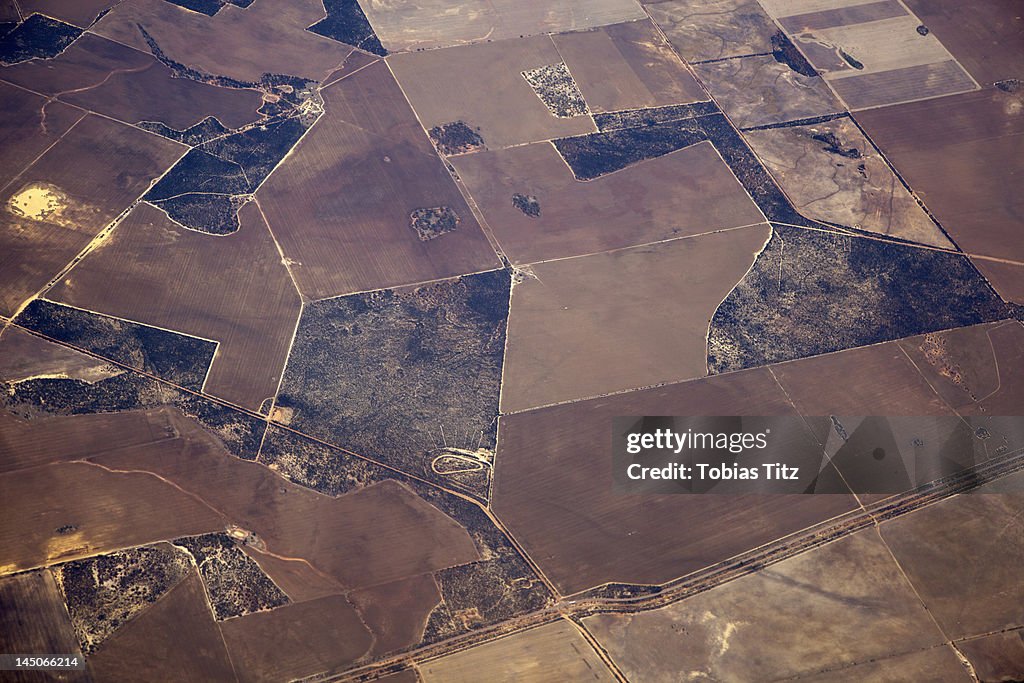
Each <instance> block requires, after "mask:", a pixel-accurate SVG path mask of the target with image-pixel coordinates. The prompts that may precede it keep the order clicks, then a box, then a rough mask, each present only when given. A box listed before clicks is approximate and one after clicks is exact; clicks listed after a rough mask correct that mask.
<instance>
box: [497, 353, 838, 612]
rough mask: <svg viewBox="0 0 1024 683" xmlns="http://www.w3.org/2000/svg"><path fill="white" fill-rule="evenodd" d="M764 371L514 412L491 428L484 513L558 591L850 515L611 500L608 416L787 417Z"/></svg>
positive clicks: (658, 572) (725, 500) (727, 501)
mask: <svg viewBox="0 0 1024 683" xmlns="http://www.w3.org/2000/svg"><path fill="white" fill-rule="evenodd" d="M792 414H795V413H794V411H793V408H792V406H791V405H790V404H789V402H788V401H787V400H786V397H785V395H784V394H783V393H782V390H781V389H780V388H779V386H778V385H777V384H776V383H775V381H774V379H773V378H772V376H771V374H770V373H769V372H768V371H767V370H764V369H757V370H750V371H744V372H737V373H732V374H728V375H719V376H716V377H711V378H707V379H703V380H695V381H691V382H685V383H682V384H675V385H671V386H666V387H660V388H656V389H647V390H644V391H637V392H631V393H628V394H618V395H615V396H609V397H606V398H600V399H592V400H589V401H580V402H577V403H570V404H565V405H560V406H554V407H550V408H542V409H539V410H533V411H529V412H525V413H518V414H515V415H508V416H504V417H502V418H501V420H500V423H499V429H498V434H499V441H498V452H497V455H496V456H495V462H496V468H497V471H496V472H495V477H494V484H493V494H492V501H493V502H492V507H493V509H494V511H495V514H497V516H498V517H499V518H500V519H501V520H502V521H503V522H505V524H506V525H507V526H508V527H509V530H510V531H511V533H512V535H513V536H515V537H516V538H517V539H518V540H519V542H520V543H522V545H523V546H524V547H525V548H526V550H527V552H528V553H529V554H530V555H531V557H533V558H534V559H535V560H536V561H537V563H538V564H539V565H540V567H541V569H542V570H543V571H544V572H545V573H546V574H547V576H548V577H549V578H550V579H551V580H552V581H553V582H554V583H555V585H556V586H558V587H559V589H561V590H562V591H563V592H565V593H572V592H577V591H581V590H584V589H587V588H590V587H592V586H596V585H600V584H602V583H607V582H624V583H649V584H659V583H664V582H666V581H669V580H671V579H673V578H676V577H678V576H682V575H684V574H688V573H690V572H692V571H695V570H697V569H700V568H702V567H706V566H708V565H710V564H714V563H715V562H718V561H721V560H724V559H727V558H729V557H732V556H733V555H736V554H737V553H740V552H743V551H746V550H749V549H750V548H753V547H756V546H758V545H761V544H763V543H766V542H768V541H770V540H773V539H775V538H778V537H780V536H784V535H786V534H789V533H793V532H795V531H798V530H800V529H802V528H805V527H807V526H808V525H810V524H813V523H815V522H818V521H821V520H824V519H828V518H830V517H833V516H835V515H837V514H840V513H842V512H845V511H847V510H850V509H852V508H853V507H854V506H855V503H854V501H853V498H852V496H846V495H816V496H804V495H769V496H758V495H744V496H731V495H705V496H696V495H686V494H663V495H648V494H645V495H627V494H622V493H617V492H615V491H613V482H612V471H611V458H610V457H608V444H609V441H608V435H609V433H608V425H609V424H610V423H611V419H612V418H613V417H614V416H619V415H792Z"/></svg>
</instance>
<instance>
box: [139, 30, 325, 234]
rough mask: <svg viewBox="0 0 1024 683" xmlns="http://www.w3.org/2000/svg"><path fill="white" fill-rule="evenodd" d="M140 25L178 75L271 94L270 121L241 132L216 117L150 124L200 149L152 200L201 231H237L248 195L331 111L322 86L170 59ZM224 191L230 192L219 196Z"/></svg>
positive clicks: (149, 197)
mask: <svg viewBox="0 0 1024 683" xmlns="http://www.w3.org/2000/svg"><path fill="white" fill-rule="evenodd" d="M138 28H139V31H141V32H142V35H143V37H144V38H145V40H146V42H147V44H148V45H149V48H150V51H151V52H152V53H153V56H154V57H156V58H157V59H158V60H160V62H161V63H163V64H164V65H165V66H167V67H168V68H169V69H170V70H171V71H172V73H173V74H174V75H175V76H177V77H179V78H188V79H191V80H194V81H198V82H200V83H206V84H209V85H215V86H218V87H225V88H245V89H253V90H259V91H260V92H262V93H263V95H264V100H265V101H264V104H263V106H261V107H260V109H259V112H260V113H261V114H262V115H263V116H264V117H266V118H265V119H264V120H262V121H260V122H258V123H255V124H252V125H250V126H246V127H244V128H241V129H239V130H237V131H233V132H229V131H227V130H226V129H225V128H224V127H223V126H222V125H221V124H220V122H218V121H217V120H216V119H211V118H207V119H204V120H203V121H201V122H200V123H198V124H196V125H195V126H193V127H192V128H189V129H188V130H187V131H176V130H174V129H171V128H168V127H167V126H166V125H163V124H162V123H161V122H150V124H149V127H148V128H149V130H153V131H154V132H158V133H160V134H166V135H168V137H170V138H171V139H174V140H178V141H185V140H189V144H193V145H194V146H193V148H192V149H191V150H189V152H188V153H187V154H186V155H185V156H184V157H182V158H181V159H180V160H179V161H178V163H177V164H175V165H174V167H173V168H171V170H170V171H168V173H167V174H166V175H164V177H162V178H161V179H160V181H159V182H157V184H156V185H155V186H154V187H153V188H152V189H151V190H150V191H149V192H148V193H146V195H145V197H144V198H145V199H146V201H148V202H150V203H152V204H154V205H155V206H159V207H160V208H162V209H164V210H165V211H167V213H168V215H170V216H171V218H173V219H174V220H176V221H178V222H179V223H181V224H182V225H184V226H186V227H188V228H192V229H193V230H199V231H200V232H207V233H211V234H217V235H223V234H227V233H230V232H234V231H235V230H237V229H238V218H237V214H238V207H239V206H240V205H241V204H242V203H243V201H244V197H242V195H249V194H252V193H253V192H255V191H256V188H258V187H259V186H260V185H261V184H262V183H263V181H264V180H266V178H267V176H268V175H270V172H271V171H273V170H274V167H275V166H277V164H278V163H279V162H280V161H281V159H283V158H284V157H285V155H286V154H288V152H289V151H291V149H292V147H294V146H295V143H297V142H298V141H299V138H301V137H302V135H303V133H305V132H306V130H307V129H308V128H309V127H310V126H311V125H313V123H314V122H315V121H316V120H317V118H318V117H319V116H320V114H321V113H322V112H323V99H322V98H321V97H320V93H319V91H318V85H319V84H318V83H317V82H316V81H311V80H308V79H304V78H298V77H295V76H287V75H282V74H269V73H268V74H263V76H262V77H261V78H260V80H259V81H251V82H250V81H239V80H236V79H233V78H227V77H224V76H216V75H212V74H207V73H204V72H202V71H198V70H196V69H192V68H191V67H187V66H185V65H183V64H181V63H179V62H175V61H174V60H171V59H169V58H168V57H167V56H166V55H165V54H164V53H163V51H162V50H161V49H160V46H159V45H158V44H157V43H156V41H155V40H153V37H152V36H150V35H149V33H147V32H146V30H145V29H144V28H143V27H141V26H139V27H138ZM217 195H225V196H224V197H222V198H219V199H218V198H216V196H217Z"/></svg>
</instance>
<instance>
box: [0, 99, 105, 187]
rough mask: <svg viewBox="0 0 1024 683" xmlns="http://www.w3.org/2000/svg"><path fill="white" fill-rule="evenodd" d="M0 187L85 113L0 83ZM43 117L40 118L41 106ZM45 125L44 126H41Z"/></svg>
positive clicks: (23, 168) (41, 115) (22, 169)
mask: <svg viewBox="0 0 1024 683" xmlns="http://www.w3.org/2000/svg"><path fill="white" fill-rule="evenodd" d="M0 99H3V101H4V106H3V108H2V109H0V188H2V187H3V186H5V185H7V183H9V182H10V181H11V180H12V179H13V178H15V177H16V176H17V175H18V174H19V173H21V172H22V171H24V170H25V168H26V167H27V166H28V165H29V164H31V163H32V162H33V161H34V160H35V158H36V157H38V156H39V155H40V154H42V153H43V152H44V151H46V149H47V148H48V147H49V146H50V145H52V144H53V143H55V142H57V140H58V139H59V138H60V136H61V135H64V133H66V132H67V131H68V129H69V128H71V126H73V125H75V124H76V123H78V122H79V121H80V120H81V119H82V117H83V116H85V112H84V111H82V110H81V109H77V108H76V107H72V106H69V105H66V104H64V103H62V102H51V103H50V104H46V98H44V97H41V96H39V95H36V94H34V93H30V92H27V91H25V90H22V89H21V88H16V87H14V86H13V85H10V84H8V83H4V82H2V81H0ZM44 105H45V106H46V118H45V119H43V113H42V112H43V106H44ZM44 124H45V125H44Z"/></svg>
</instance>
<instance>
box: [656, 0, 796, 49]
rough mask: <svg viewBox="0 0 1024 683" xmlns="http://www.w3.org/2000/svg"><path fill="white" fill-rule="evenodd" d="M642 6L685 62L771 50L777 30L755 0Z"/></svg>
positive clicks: (666, 0)
mask: <svg viewBox="0 0 1024 683" xmlns="http://www.w3.org/2000/svg"><path fill="white" fill-rule="evenodd" d="M644 5H645V6H646V9H647V11H648V13H650V15H651V18H652V19H654V21H656V22H657V23H658V25H659V26H661V28H662V29H663V30H664V31H665V35H666V36H668V39H669V41H670V42H671V43H672V44H673V45H674V46H675V48H676V49H677V50H678V51H679V54H680V55H682V57H683V59H685V60H687V61H689V62H700V61H704V60H708V59H724V58H726V57H739V56H740V55H752V54H759V53H765V52H771V51H772V41H771V38H772V35H773V34H774V33H775V32H776V31H777V30H778V29H777V28H776V27H775V24H773V23H772V20H771V18H770V17H769V16H768V15H767V14H765V12H764V10H763V9H761V6H760V5H758V4H757V0H712V1H711V2H702V1H700V0H661V1H659V0H650V1H648V0H645V1H644Z"/></svg>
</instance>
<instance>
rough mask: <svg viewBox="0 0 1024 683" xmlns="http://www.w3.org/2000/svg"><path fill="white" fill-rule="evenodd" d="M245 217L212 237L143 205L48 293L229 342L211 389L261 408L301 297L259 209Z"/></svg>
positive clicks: (280, 365)
mask: <svg viewBox="0 0 1024 683" xmlns="http://www.w3.org/2000/svg"><path fill="white" fill-rule="evenodd" d="M239 222H240V224H241V227H240V228H239V230H238V231H237V232H234V233H232V234H230V235H224V236H213V235H206V234H202V233H199V232H196V231H194V230H189V229H187V228H184V227H182V226H180V225H178V224H177V223H175V222H174V221H172V220H170V219H169V218H168V217H167V215H166V214H165V213H164V212H163V211H161V210H160V209H157V208H155V207H152V206H150V205H148V204H140V205H139V206H138V207H136V208H135V209H134V210H133V211H132V213H130V214H129V215H128V217H127V218H125V220H124V221H123V222H122V223H121V224H120V225H119V226H118V227H117V229H116V230H115V231H114V233H113V234H112V235H111V237H110V238H109V239H108V240H107V241H105V242H104V243H103V244H102V245H101V246H100V247H99V248H98V249H96V250H95V251H93V252H92V253H91V254H90V255H89V256H88V257H87V258H85V259H84V260H83V261H82V262H81V263H79V264H78V265H77V266H76V267H75V268H74V270H72V271H71V272H70V273H69V274H68V276H67V277H66V278H64V279H63V280H62V281H61V282H60V283H58V284H57V285H56V286H55V287H54V288H53V289H52V290H50V292H49V293H48V298H50V299H51V300H53V301H57V302H60V303H65V304H70V305H73V306H77V307H79V308H85V309H88V310H92V311H96V312H98V313H104V314H107V315H114V316H118V317H122V318H126V319H128V320H133V321H136V322H140V323H145V324H149V325H157V326H159V327H163V328H166V329H170V330H175V331H180V332H184V333H187V334H191V335H195V336H198V337H203V338H205V339H212V340H215V341H218V342H220V346H219V347H218V349H217V355H216V356H215V357H214V359H213V364H212V366H211V368H210V372H209V375H208V376H207V379H206V385H205V390H206V391H207V392H208V393H210V394H212V395H214V396H219V397H221V398H225V399H227V400H229V401H232V402H234V403H238V404H240V405H242V406H244V407H246V408H249V409H252V410H255V409H257V408H259V407H260V404H261V403H262V402H263V401H264V400H265V399H267V398H269V397H272V396H274V395H275V394H276V393H277V385H278V383H279V381H280V379H281V373H282V372H283V370H284V364H285V360H286V358H287V355H288V348H289V345H290V344H291V339H292V334H293V332H294V331H295V324H296V322H297V321H298V317H299V307H300V299H299V294H298V292H297V291H296V290H295V287H294V285H293V284H292V281H291V279H290V277H289V275H288V270H287V269H286V267H285V266H284V264H283V263H282V262H281V255H280V253H279V252H278V250H277V246H276V245H275V244H274V240H273V238H272V237H271V235H270V232H269V231H268V230H267V226H266V223H265V222H264V220H263V217H262V216H261V215H260V212H259V207H257V206H256V205H255V204H253V203H250V204H247V205H245V206H244V207H243V208H242V210H241V211H240V213H239Z"/></svg>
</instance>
